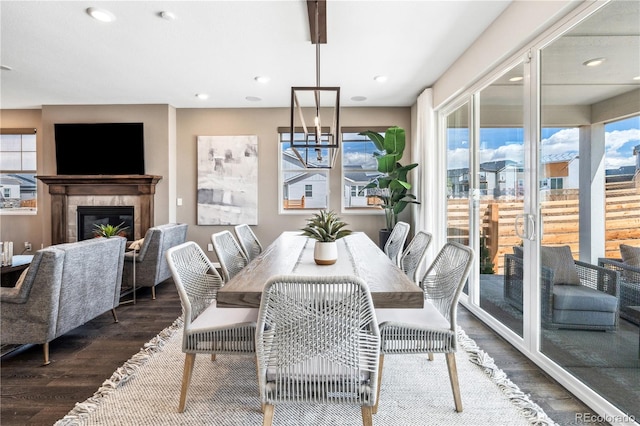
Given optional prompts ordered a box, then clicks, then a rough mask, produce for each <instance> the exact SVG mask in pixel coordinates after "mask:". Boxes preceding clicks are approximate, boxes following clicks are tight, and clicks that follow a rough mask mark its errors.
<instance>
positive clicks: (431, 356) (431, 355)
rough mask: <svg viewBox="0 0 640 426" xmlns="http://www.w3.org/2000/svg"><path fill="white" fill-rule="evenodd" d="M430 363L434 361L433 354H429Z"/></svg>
mask: <svg viewBox="0 0 640 426" xmlns="http://www.w3.org/2000/svg"><path fill="white" fill-rule="evenodd" d="M429 361H433V352H429Z"/></svg>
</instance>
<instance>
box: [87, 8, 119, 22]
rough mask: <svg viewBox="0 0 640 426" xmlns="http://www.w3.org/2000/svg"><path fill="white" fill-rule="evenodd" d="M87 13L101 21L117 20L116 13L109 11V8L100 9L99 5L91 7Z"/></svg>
mask: <svg viewBox="0 0 640 426" xmlns="http://www.w3.org/2000/svg"><path fill="white" fill-rule="evenodd" d="M87 13H88V14H89V15H90V16H91V17H92V18H93V19H97V20H98V21H101V22H113V21H115V20H116V15H114V14H113V13H111V12H109V11H108V10H107V9H100V8H98V7H90V8H88V9H87Z"/></svg>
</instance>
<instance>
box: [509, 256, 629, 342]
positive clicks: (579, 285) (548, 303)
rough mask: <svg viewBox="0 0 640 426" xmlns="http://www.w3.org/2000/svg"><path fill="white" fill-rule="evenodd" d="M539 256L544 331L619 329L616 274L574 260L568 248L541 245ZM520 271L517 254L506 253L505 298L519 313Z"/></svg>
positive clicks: (521, 283)
mask: <svg viewBox="0 0 640 426" xmlns="http://www.w3.org/2000/svg"><path fill="white" fill-rule="evenodd" d="M518 252H519V251H516V253H518ZM540 253H541V262H540V263H541V267H540V297H541V300H540V305H541V315H540V316H541V321H542V325H543V326H544V327H545V328H549V329H559V328H566V329H580V330H604V331H606V330H616V329H617V328H618V312H619V301H618V295H619V286H618V273H617V272H616V271H613V270H611V269H607V268H603V267H600V266H596V265H591V264H590V263H586V262H581V261H578V260H574V259H573V257H572V255H571V250H570V248H569V246H559V247H550V246H542V247H541V248H540ZM523 270H524V264H523V259H522V257H520V255H514V254H505V257H504V290H503V291H504V298H505V300H506V301H507V302H508V303H509V304H510V305H511V306H513V307H515V308H516V309H518V310H519V311H520V312H522V304H523V302H522V301H523V298H522V291H523Z"/></svg>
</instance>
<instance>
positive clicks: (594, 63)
mask: <svg viewBox="0 0 640 426" xmlns="http://www.w3.org/2000/svg"><path fill="white" fill-rule="evenodd" d="M604 61H605V58H594V59H589V60H588V61H585V62H583V63H582V65H584V66H585V67H597V66H598V65H601V64H602V63H603V62H604Z"/></svg>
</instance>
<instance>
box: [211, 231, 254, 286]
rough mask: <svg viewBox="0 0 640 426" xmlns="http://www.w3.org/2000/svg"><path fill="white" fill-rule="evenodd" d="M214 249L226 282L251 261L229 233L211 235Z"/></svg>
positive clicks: (222, 232)
mask: <svg viewBox="0 0 640 426" xmlns="http://www.w3.org/2000/svg"><path fill="white" fill-rule="evenodd" d="M211 242H212V243H213V249H214V250H215V252H216V256H218V262H220V269H222V276H223V278H224V282H229V280H230V279H231V278H233V277H235V276H236V274H237V273H238V272H240V271H242V269H243V268H244V267H245V266H247V264H248V263H249V259H247V256H246V255H245V254H244V252H243V251H242V248H241V247H240V244H238V241H236V239H235V238H234V236H233V234H231V232H229V231H220V232H217V233H215V234H212V235H211Z"/></svg>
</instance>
